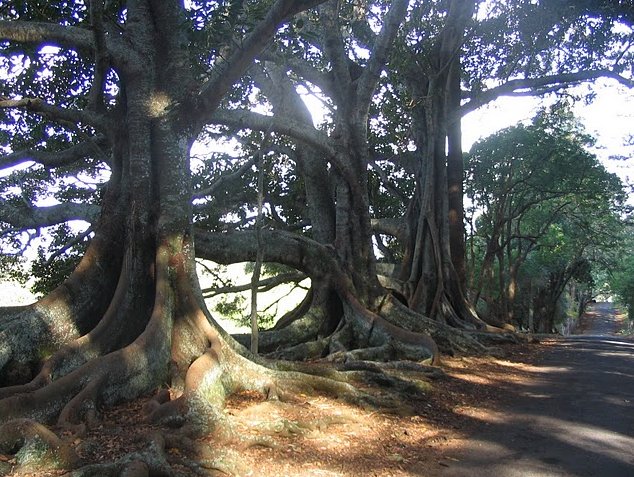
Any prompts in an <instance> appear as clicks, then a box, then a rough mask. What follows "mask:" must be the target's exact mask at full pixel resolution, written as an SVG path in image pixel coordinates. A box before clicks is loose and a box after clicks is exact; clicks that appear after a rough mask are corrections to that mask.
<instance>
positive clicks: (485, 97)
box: [460, 69, 634, 116]
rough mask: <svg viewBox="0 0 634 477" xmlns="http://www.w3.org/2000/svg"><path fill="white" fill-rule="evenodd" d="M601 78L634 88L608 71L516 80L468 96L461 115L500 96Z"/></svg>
mask: <svg viewBox="0 0 634 477" xmlns="http://www.w3.org/2000/svg"><path fill="white" fill-rule="evenodd" d="M599 78H610V79H613V80H616V81H618V82H619V83H620V84H622V85H624V86H626V87H628V88H634V80H632V79H629V78H626V77H624V76H621V75H620V74H618V73H616V72H614V71H612V70H608V69H601V70H589V71H578V72H575V73H562V74H558V75H550V76H543V77H540V78H523V79H514V80H510V81H507V82H506V83H504V84H501V85H500V86H496V87H495V88H491V89H488V90H486V91H484V92H482V93H479V94H477V95H473V96H468V98H469V101H468V102H467V103H465V104H464V105H463V106H462V107H461V108H460V115H461V116H464V115H466V114H467V113H470V112H471V111H475V110H476V109H478V108H480V107H481V106H484V105H485V104H488V103H490V102H492V101H494V100H496V99H497V98H499V97H500V96H510V95H518V94H520V93H521V94H524V93H525V92H526V90H535V91H533V94H537V93H538V92H541V91H542V90H545V89H547V90H548V91H554V90H556V89H562V88H566V87H568V86H571V85H573V84H576V83H582V82H586V81H594V80H596V79H599Z"/></svg>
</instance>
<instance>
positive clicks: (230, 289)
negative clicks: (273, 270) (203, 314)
mask: <svg viewBox="0 0 634 477" xmlns="http://www.w3.org/2000/svg"><path fill="white" fill-rule="evenodd" d="M306 278H307V276H306V275H305V274H304V273H301V272H289V273H282V274H280V275H275V276H274V277H270V278H265V279H263V280H260V281H259V282H258V283H257V288H258V292H259V293H264V292H267V291H271V290H273V288H275V287H277V286H279V285H283V284H285V283H298V282H301V281H302V280H305V279H306ZM252 286H253V285H252V284H251V282H249V283H244V284H242V285H229V286H227V285H225V286H222V287H217V288H214V287H210V288H205V289H204V290H203V293H204V294H205V298H211V297H214V296H216V295H222V294H225V293H241V292H245V291H249V290H250V289H251V287H252Z"/></svg>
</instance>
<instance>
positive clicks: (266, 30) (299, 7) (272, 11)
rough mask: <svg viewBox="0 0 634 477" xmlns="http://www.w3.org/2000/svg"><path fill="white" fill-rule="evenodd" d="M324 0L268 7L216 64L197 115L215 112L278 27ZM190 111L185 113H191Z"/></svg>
mask: <svg viewBox="0 0 634 477" xmlns="http://www.w3.org/2000/svg"><path fill="white" fill-rule="evenodd" d="M324 1H325V0H277V1H276V2H275V3H274V4H273V5H272V6H271V7H270V8H269V9H268V12H267V14H266V17H264V19H263V20H262V21H261V22H260V23H259V24H258V25H257V26H256V27H255V28H254V29H253V31H252V32H251V33H250V34H249V35H248V36H247V37H246V38H245V39H244V41H243V42H242V44H241V47H240V48H238V49H236V51H234V52H233V53H232V54H231V55H230V56H229V58H228V59H227V60H225V61H223V62H221V63H220V64H219V65H217V66H216V67H215V68H214V71H213V73H212V76H211V78H210V79H209V81H207V82H206V83H205V84H204V85H203V87H202V88H201V90H200V92H199V94H198V104H197V107H196V115H197V116H198V119H199V120H200V121H201V122H205V121H206V120H207V119H208V117H209V116H210V115H211V114H213V113H214V111H215V110H216V109H217V107H218V105H219V104H220V101H221V99H222V98H223V96H224V95H225V93H226V92H227V91H228V90H229V89H230V88H231V87H232V86H233V84H234V83H235V82H236V81H237V80H238V79H239V78H240V76H241V75H242V74H243V72H244V71H246V70H247V69H248V67H249V65H250V64H251V63H252V62H253V60H254V59H255V58H256V56H257V55H259V54H260V52H261V51H262V50H263V49H264V48H265V47H266V45H267V43H268V42H269V41H270V40H271V38H273V35H274V34H275V32H276V31H277V28H278V27H279V26H280V25H281V24H282V23H283V22H284V21H286V20H288V19H289V18H290V17H292V16H293V15H294V14H296V13H298V12H301V11H304V10H307V9H309V8H312V7H314V6H316V5H319V4H320V3H323V2H324ZM191 113H192V112H191V111H183V114H188V115H190V116H191Z"/></svg>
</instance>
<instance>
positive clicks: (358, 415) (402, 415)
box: [0, 316, 624, 477]
mask: <svg viewBox="0 0 634 477" xmlns="http://www.w3.org/2000/svg"><path fill="white" fill-rule="evenodd" d="M592 318H593V317H592V316H589V317H588V318H586V321H587V323H585V322H584V323H585V324H583V326H585V327H586V329H588V328H590V327H591V326H592V325H591V323H592ZM618 320H619V321H620V322H624V319H623V317H621V316H619V317H618ZM612 331H616V330H612ZM549 346H551V343H550V342H548V341H545V342H544V343H535V344H522V345H505V346H501V347H498V348H496V349H495V350H494V353H493V354H494V356H491V355H489V356H460V357H444V358H443V360H442V364H441V368H442V369H443V370H444V372H445V375H444V376H442V377H440V378H437V379H435V380H433V381H432V382H430V384H431V386H430V388H429V390H428V391H427V392H423V391H421V392H420V393H419V395H417V396H416V397H415V398H412V397H411V396H410V397H409V398H408V399H407V402H404V403H403V407H402V408H400V409H399V408H396V409H389V410H388V409H371V408H362V407H358V406H355V405H351V404H348V403H345V402H343V401H341V400H339V399H336V398H333V397H327V396H322V395H298V396H297V397H296V400H295V402H290V403H289V402H277V401H266V400H265V399H264V397H263V396H260V395H258V394H253V393H242V394H238V395H235V396H232V397H231V398H230V400H229V402H228V405H227V412H228V413H229V414H230V415H231V416H232V418H233V421H234V423H235V426H236V430H237V433H238V435H240V436H242V437H243V439H242V440H241V441H240V442H234V443H229V444H222V445H220V444H217V443H216V441H215V439H214V438H212V437H208V438H203V439H200V440H198V441H196V442H195V445H194V446H193V448H189V449H183V448H177V447H174V448H168V451H167V453H168V457H169V460H170V463H171V464H172V468H173V469H174V471H175V475H182V476H189V475H209V476H216V475H218V476H219V475H227V473H229V474H233V475H244V476H258V477H267V476H276V477H277V476H302V477H304V476H306V477H312V476H314V477H318V476H320V477H323V476H332V477H335V476H340V477H344V476H350V477H353V476H359V475H363V476H381V477H405V476H428V477H436V476H440V475H443V474H445V472H446V470H447V469H448V468H450V467H452V466H453V465H454V464H455V461H456V459H455V458H454V457H451V456H452V455H455V452H456V449H460V448H461V447H464V446H465V445H468V441H467V439H468V438H469V436H470V435H471V434H472V433H473V432H474V431H475V429H474V426H475V425H476V423H477V425H481V424H482V423H483V422H484V423H487V422H489V423H493V424H494V423H495V421H496V420H498V419H501V417H500V414H499V413H498V412H497V411H499V410H500V409H503V408H504V407H505V405H507V404H508V403H509V400H511V399H513V396H514V394H513V390H514V389H517V388H518V387H522V386H524V385H529V384H530V383H531V382H532V381H533V380H534V379H535V373H536V372H537V368H536V366H537V364H536V363H539V360H540V356H541V355H542V354H543V353H544V352H545V351H546V350H547V349H548V347H549ZM366 391H368V392H371V393H376V394H382V395H386V394H389V393H390V389H385V388H379V387H375V388H366ZM146 401H147V398H142V399H139V400H137V401H135V402H132V403H129V404H126V405H122V406H118V407H116V408H114V409H108V410H104V411H103V415H102V421H101V422H100V424H99V425H97V426H96V427H94V428H93V429H90V430H89V431H87V432H86V433H85V434H84V435H81V436H78V435H72V434H70V433H63V432H61V431H60V432H59V434H61V436H62V437H64V438H65V439H67V440H68V441H69V442H71V443H72V445H73V447H74V448H75V450H76V452H77V454H79V456H80V457H81V458H82V460H83V462H85V463H96V462H105V461H109V460H113V459H116V458H118V457H120V456H122V455H125V454H126V453H129V452H131V451H134V450H136V449H139V450H140V449H141V448H142V447H143V446H145V445H147V444H146V442H147V436H149V435H151V434H152V433H153V432H156V431H163V432H167V433H170V432H171V433H173V432H174V431H170V430H166V429H159V428H156V427H153V426H151V425H149V424H148V423H146V422H145V421H144V419H143V412H142V406H143V404H144V403H145V402H146ZM401 411H402V412H401ZM214 448H216V449H215V450H216V451H217V452H216V453H210V450H212V449H214ZM212 454H213V455H216V457H215V460H214V462H213V464H212V463H210V462H209V456H210V455H212ZM13 463H15V460H14V458H13V456H9V455H0V475H3V472H2V470H1V469H2V466H5V468H6V467H7V466H8V465H11V464H13ZM205 466H207V467H216V470H213V469H206V468H205ZM217 469H223V470H224V472H222V471H221V470H217ZM4 475H8V476H9V477H17V475H22V476H24V475H31V476H33V477H48V476H59V475H64V472H63V471H54V472H39V473H34V474H16V473H11V472H9V473H8V474H4Z"/></svg>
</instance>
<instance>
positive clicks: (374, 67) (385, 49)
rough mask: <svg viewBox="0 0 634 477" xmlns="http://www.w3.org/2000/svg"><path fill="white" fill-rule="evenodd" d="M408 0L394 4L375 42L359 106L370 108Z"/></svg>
mask: <svg viewBox="0 0 634 477" xmlns="http://www.w3.org/2000/svg"><path fill="white" fill-rule="evenodd" d="M408 4H409V2H408V1H407V0H395V1H394V2H392V6H391V7H390V10H389V12H388V13H387V14H386V15H385V19H384V24H383V28H382V29H381V32H380V33H379V35H378V36H377V38H376V41H375V42H374V48H372V53H371V56H370V60H369V61H368V64H367V66H366V67H365V68H364V70H363V73H362V74H361V78H359V83H358V86H357V100H358V103H357V104H359V105H363V106H364V107H366V105H367V107H369V105H370V101H371V99H372V95H373V94H374V90H375V89H376V84H377V81H378V80H379V76H380V75H381V71H383V68H384V66H385V63H386V61H387V59H388V56H389V55H390V53H391V52H392V44H393V43H394V39H395V38H396V34H397V33H398V28H399V26H400V25H401V23H402V22H403V20H404V19H405V13H406V12H407V5H408Z"/></svg>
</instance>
